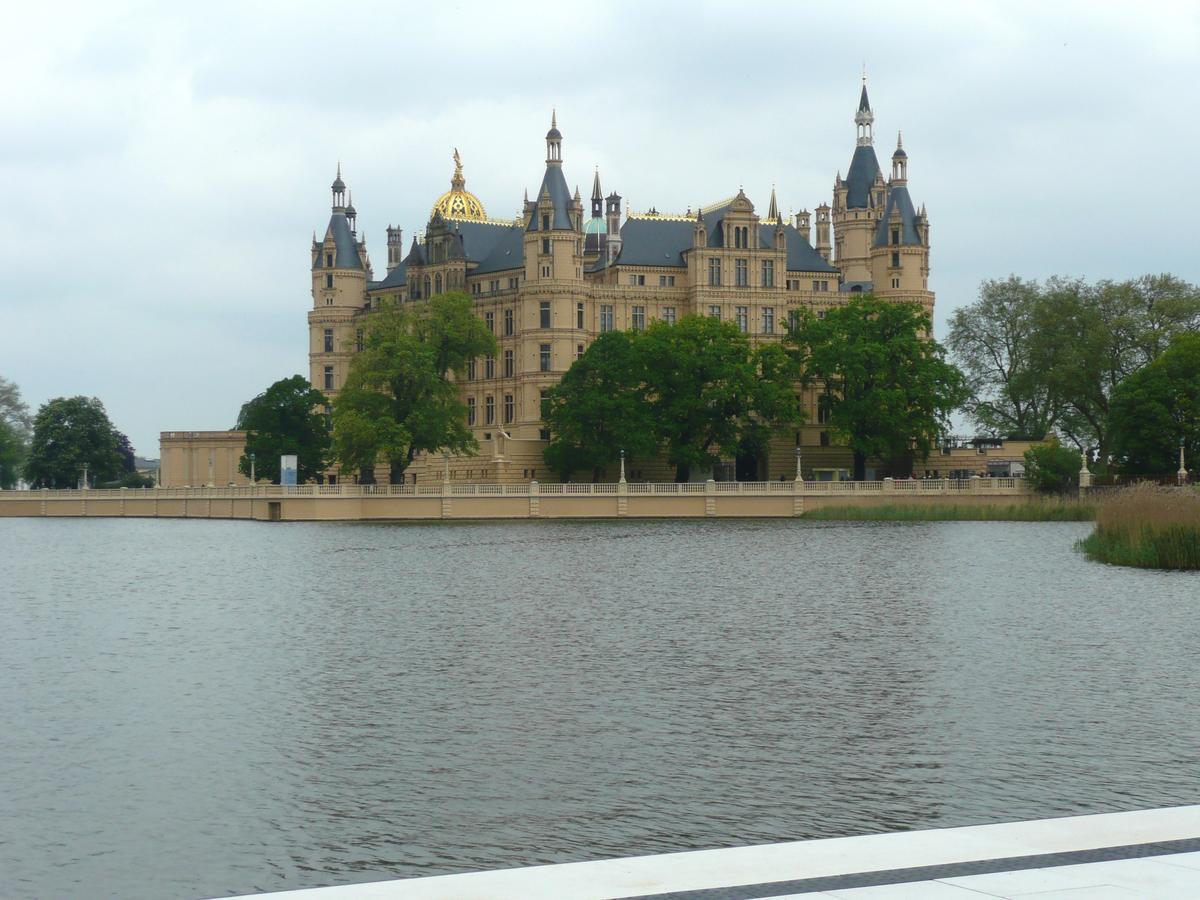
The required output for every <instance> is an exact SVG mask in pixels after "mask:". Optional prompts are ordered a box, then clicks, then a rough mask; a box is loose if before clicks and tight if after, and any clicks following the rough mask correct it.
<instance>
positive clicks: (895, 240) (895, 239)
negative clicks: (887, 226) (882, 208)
mask: <svg viewBox="0 0 1200 900" xmlns="http://www.w3.org/2000/svg"><path fill="white" fill-rule="evenodd" d="M899 243H900V229H899V228H893V229H892V246H893V247H894V246H896V245H897V244H899Z"/></svg>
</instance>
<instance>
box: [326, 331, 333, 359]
mask: <svg viewBox="0 0 1200 900" xmlns="http://www.w3.org/2000/svg"><path fill="white" fill-rule="evenodd" d="M325 352H326V353H332V352H333V329H332V328H326V329H325Z"/></svg>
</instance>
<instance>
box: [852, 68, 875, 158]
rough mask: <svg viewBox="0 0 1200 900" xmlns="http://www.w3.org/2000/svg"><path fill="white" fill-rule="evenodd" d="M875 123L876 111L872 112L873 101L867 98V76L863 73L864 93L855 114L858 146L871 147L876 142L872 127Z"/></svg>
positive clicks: (860, 97) (860, 96)
mask: <svg viewBox="0 0 1200 900" xmlns="http://www.w3.org/2000/svg"><path fill="white" fill-rule="evenodd" d="M874 123H875V113H873V112H871V101H870V100H868V99H867V76H866V75H863V86H862V94H860V95H859V98H858V111H857V112H855V114H854V124H855V125H857V126H858V146H860V147H869V146H871V145H872V144H873V143H875V139H874V137H873V135H872V134H871V128H872V126H873V125H874Z"/></svg>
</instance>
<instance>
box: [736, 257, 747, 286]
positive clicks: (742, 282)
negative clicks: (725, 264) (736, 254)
mask: <svg viewBox="0 0 1200 900" xmlns="http://www.w3.org/2000/svg"><path fill="white" fill-rule="evenodd" d="M733 283H734V284H735V285H737V286H738V287H745V286H746V285H748V284H749V283H750V263H749V261H748V260H745V259H739V260H737V261H736V262H735V264H734V268H733Z"/></svg>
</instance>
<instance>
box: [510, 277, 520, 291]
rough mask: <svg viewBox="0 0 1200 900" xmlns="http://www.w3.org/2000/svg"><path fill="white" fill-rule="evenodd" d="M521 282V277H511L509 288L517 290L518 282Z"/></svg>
mask: <svg viewBox="0 0 1200 900" xmlns="http://www.w3.org/2000/svg"><path fill="white" fill-rule="evenodd" d="M520 283H521V282H520V279H518V278H510V279H508V289H509V290H510V291H515V290H516V289H517V285H518V284H520Z"/></svg>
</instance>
